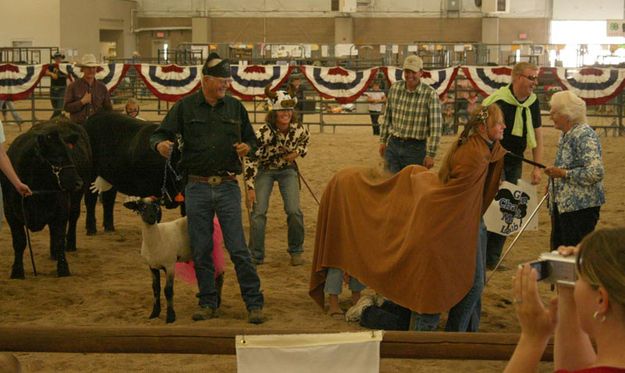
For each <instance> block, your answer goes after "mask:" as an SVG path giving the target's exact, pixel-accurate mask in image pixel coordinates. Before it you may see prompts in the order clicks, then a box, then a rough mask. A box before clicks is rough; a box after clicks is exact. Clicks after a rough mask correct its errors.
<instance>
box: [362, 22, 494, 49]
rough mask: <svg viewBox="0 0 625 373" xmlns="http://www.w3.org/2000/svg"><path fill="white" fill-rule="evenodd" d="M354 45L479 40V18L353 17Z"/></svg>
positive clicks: (480, 24)
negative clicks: (391, 18)
mask: <svg viewBox="0 0 625 373" xmlns="http://www.w3.org/2000/svg"><path fill="white" fill-rule="evenodd" d="M354 27H355V31H354V43H356V44H366V43H373V44H390V43H393V44H408V43H413V42H415V41H440V42H465V41H466V42H471V41H473V42H479V41H481V37H482V23H481V20H480V18H394V19H393V20H392V21H391V20H389V19H388V18H356V19H354Z"/></svg>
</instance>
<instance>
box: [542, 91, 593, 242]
mask: <svg viewBox="0 0 625 373" xmlns="http://www.w3.org/2000/svg"><path fill="white" fill-rule="evenodd" d="M549 104H550V106H551V110H550V111H549V113H550V115H551V120H553V123H554V126H555V128H556V129H559V130H560V131H562V137H561V138H560V143H559V144H558V151H557V154H556V160H555V165H554V166H553V167H547V168H546V169H545V174H546V175H548V176H549V177H550V180H549V184H548V188H549V211H550V213H551V248H552V250H555V249H556V248H558V247H559V246H561V245H565V246H575V245H577V244H578V243H579V242H580V241H581V240H582V238H584V236H586V235H587V234H588V233H590V232H592V231H593V230H594V229H595V225H597V221H598V220H599V210H600V208H601V205H603V204H604V203H605V194H604V191H603V183H602V181H603V175H604V170H603V162H602V160H601V143H600V142H599V137H598V136H597V134H596V133H595V131H594V130H593V129H592V127H590V126H589V125H588V124H587V123H586V122H587V120H586V103H585V102H584V100H582V99H581V98H579V97H577V96H576V95H575V94H574V93H573V92H571V91H561V92H558V93H555V94H554V95H553V96H551V100H550V101H549Z"/></svg>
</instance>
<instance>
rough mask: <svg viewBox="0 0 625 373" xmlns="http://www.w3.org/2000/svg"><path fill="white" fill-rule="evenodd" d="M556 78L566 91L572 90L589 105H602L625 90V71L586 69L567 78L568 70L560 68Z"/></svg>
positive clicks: (557, 69)
mask: <svg viewBox="0 0 625 373" xmlns="http://www.w3.org/2000/svg"><path fill="white" fill-rule="evenodd" d="M553 70H556V74H557V75H556V76H557V77H558V80H559V81H560V84H561V85H562V87H563V88H564V89H567V90H570V91H572V92H573V93H575V94H576V95H578V96H579V97H581V98H582V99H584V100H585V101H586V103H587V104H588V105H602V104H605V103H607V102H608V101H610V100H611V99H613V98H614V97H615V96H617V95H618V94H619V93H621V91H622V90H623V88H625V69H599V68H595V67H586V68H582V69H580V70H579V71H578V72H576V73H574V74H573V75H572V76H571V77H569V78H567V77H566V69H565V68H563V67H558V68H555V69H552V71H553Z"/></svg>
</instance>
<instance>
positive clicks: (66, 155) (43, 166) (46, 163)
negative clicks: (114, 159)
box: [0, 122, 84, 278]
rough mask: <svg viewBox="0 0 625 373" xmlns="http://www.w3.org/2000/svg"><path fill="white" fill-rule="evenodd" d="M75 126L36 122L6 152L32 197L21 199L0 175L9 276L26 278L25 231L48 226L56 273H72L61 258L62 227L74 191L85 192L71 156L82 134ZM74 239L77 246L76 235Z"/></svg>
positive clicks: (64, 236)
mask: <svg viewBox="0 0 625 373" xmlns="http://www.w3.org/2000/svg"><path fill="white" fill-rule="evenodd" d="M73 126H76V125H71V124H68V123H66V124H65V125H63V126H60V125H59V123H57V122H47V123H41V124H38V125H36V126H34V127H33V128H31V129H30V130H29V131H28V132H26V133H24V134H22V135H20V136H18V137H17V138H16V139H15V141H13V143H12V144H11V146H10V147H9V149H8V151H7V154H8V155H9V158H10V159H11V162H12V163H13V166H14V167H15V171H16V172H17V174H18V175H19V177H20V179H22V181H23V182H24V183H26V184H28V186H30V188H31V190H32V191H33V193H34V194H33V196H31V197H27V198H25V199H22V196H20V195H19V194H18V193H17V191H16V190H15V189H14V188H13V186H12V185H11V183H10V182H9V180H8V179H7V178H6V177H5V176H4V175H1V176H0V183H1V184H2V190H3V191H4V209H5V216H6V219H7V222H8V224H9V226H10V228H11V235H12V238H13V250H14V251H15V259H14V261H13V268H12V271H11V278H24V265H23V254H24V249H25V247H26V232H25V230H24V227H27V228H28V229H30V230H31V231H34V232H38V231H40V230H42V229H43V228H44V227H45V226H46V225H48V226H49V229H50V253H51V254H52V255H53V257H55V258H56V260H57V274H58V275H59V276H69V275H70V271H69V266H68V264H67V260H66V259H65V239H66V229H67V223H68V220H69V217H70V203H71V200H72V199H73V198H75V196H73V195H72V193H77V194H80V193H82V188H83V180H82V178H81V176H80V174H79V172H78V169H77V168H76V164H75V163H74V161H73V158H72V154H71V153H72V152H73V149H75V148H76V145H77V144H79V143H80V141H81V132H80V131H79V130H80V129H78V130H76V131H75V130H73V129H72V128H73ZM83 133H84V132H83ZM79 201H80V199H79ZM22 207H23V208H22ZM77 218H78V217H77V216H76V219H77ZM73 240H74V246H75V237H74V238H73Z"/></svg>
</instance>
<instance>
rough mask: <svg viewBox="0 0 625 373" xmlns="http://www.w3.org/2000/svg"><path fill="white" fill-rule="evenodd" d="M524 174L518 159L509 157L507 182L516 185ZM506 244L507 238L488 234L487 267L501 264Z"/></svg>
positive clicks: (504, 170)
mask: <svg viewBox="0 0 625 373" xmlns="http://www.w3.org/2000/svg"><path fill="white" fill-rule="evenodd" d="M522 172H523V164H522V163H521V161H519V160H517V159H512V160H510V159H509V157H508V156H506V158H505V159H504V163H503V177H504V179H505V180H506V181H508V182H510V183H512V184H516V182H517V181H518V180H519V179H520V178H521V174H522ZM505 243H506V236H502V235H500V234H497V233H493V232H488V243H487V244H486V265H487V266H488V267H489V268H493V267H495V266H496V265H497V262H499V257H500V256H501V250H502V249H503V245H504V244H505Z"/></svg>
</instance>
